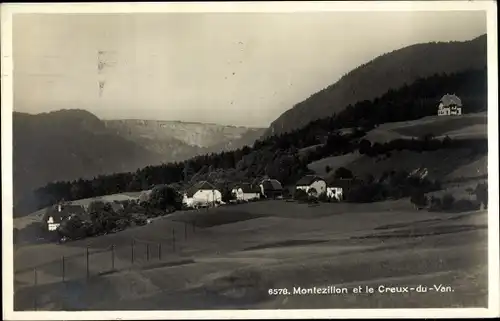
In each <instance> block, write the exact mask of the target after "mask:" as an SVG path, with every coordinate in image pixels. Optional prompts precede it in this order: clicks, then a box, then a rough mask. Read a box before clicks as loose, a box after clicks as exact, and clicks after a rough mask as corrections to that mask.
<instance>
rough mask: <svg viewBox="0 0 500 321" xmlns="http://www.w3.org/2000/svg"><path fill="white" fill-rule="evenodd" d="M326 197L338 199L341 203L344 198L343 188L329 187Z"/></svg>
mask: <svg viewBox="0 0 500 321" xmlns="http://www.w3.org/2000/svg"><path fill="white" fill-rule="evenodd" d="M326 197H328V198H330V199H336V200H338V201H341V200H342V198H343V197H344V196H343V188H342V187H327V188H326Z"/></svg>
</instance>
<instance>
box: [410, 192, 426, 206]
mask: <svg viewBox="0 0 500 321" xmlns="http://www.w3.org/2000/svg"><path fill="white" fill-rule="evenodd" d="M410 202H411V203H412V204H413V205H415V207H417V208H418V209H421V208H424V207H426V206H427V198H426V197H425V193H424V192H423V191H422V190H417V191H414V192H413V193H412V195H411V197H410Z"/></svg>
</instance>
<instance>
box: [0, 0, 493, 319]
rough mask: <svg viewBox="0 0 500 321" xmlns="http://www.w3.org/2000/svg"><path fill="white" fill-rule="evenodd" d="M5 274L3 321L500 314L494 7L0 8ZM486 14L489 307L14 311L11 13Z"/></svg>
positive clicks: (313, 4) (477, 4)
mask: <svg viewBox="0 0 500 321" xmlns="http://www.w3.org/2000/svg"><path fill="white" fill-rule="evenodd" d="M0 8H1V14H2V20H1V23H2V25H1V31H2V34H1V40H2V43H1V45H2V47H1V48H2V64H1V72H2V87H1V88H2V91H1V94H2V156H3V157H2V187H3V188H2V213H3V215H2V220H3V227H4V228H3V229H2V232H3V233H2V242H3V243H2V246H3V251H2V259H3V260H2V261H3V263H4V264H2V272H3V275H2V276H3V281H4V282H2V284H3V300H4V301H3V304H2V307H3V318H4V319H7V320H53V319H59V320H60V319H66V320H89V319H212V318H219V319H234V318H238V319H250V318H254V319H255V318H276V319H297V318H319V319H322V318H349V317H373V318H390V317H391V318H461V317H495V316H499V292H500V291H499V288H500V283H499V273H498V271H499V269H498V267H499V247H498V244H499V218H498V214H499V211H498V210H499V203H498V73H497V71H498V57H497V50H498V44H497V16H496V2H494V1H418V2H417V1H377V2H373V1H363V2H361V1H355V2H354V1H353V2H347V1H344V2H313V1H310V2H215V3H207V2H201V3H194V2H190V3H179V2H177V3H140V4H139V3H119V4H118V3H71V4H60V3H57V4H2V5H1V7H0ZM471 10H479V11H486V12H487V39H488V119H489V120H488V138H489V144H488V148H489V149H488V151H489V153H488V165H489V166H488V167H489V170H488V182H489V184H488V185H489V214H490V215H489V218H488V242H489V246H488V251H489V252H488V254H489V256H488V262H489V269H488V270H489V290H488V298H489V308H488V309H458V308H455V309H359V310H356V309H335V310H334V309H331V310H219V311H204V310H198V311H163V312H162V311H102V312H14V311H13V297H12V293H13V282H12V281H11V280H13V278H12V276H13V274H12V273H13V266H12V264H5V262H11V261H12V257H13V256H12V255H13V249H12V228H6V226H12V215H7V213H11V212H12V188H11V187H12V157H11V155H12V102H13V97H12V95H13V93H12V76H11V75H12V54H11V44H12V15H13V14H15V13H109V14H112V13H130V12H134V13H139V12H143V13H148V12H308V11H310V12H312V11H471Z"/></svg>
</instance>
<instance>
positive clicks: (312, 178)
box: [296, 175, 324, 186]
mask: <svg viewBox="0 0 500 321" xmlns="http://www.w3.org/2000/svg"><path fill="white" fill-rule="evenodd" d="M316 181H324V179H323V178H321V177H319V176H317V175H306V176H303V177H302V178H301V179H299V180H298V181H297V183H296V185H297V186H309V185H311V184H312V183H314V182H316Z"/></svg>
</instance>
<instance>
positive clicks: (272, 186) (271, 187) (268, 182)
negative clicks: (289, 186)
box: [259, 178, 283, 199]
mask: <svg viewBox="0 0 500 321" xmlns="http://www.w3.org/2000/svg"><path fill="white" fill-rule="evenodd" d="M259 187H260V193H261V194H262V195H263V196H264V197H265V198H273V199H274V198H282V197H283V186H282V185H281V183H280V182H279V181H278V180H276V179H272V178H266V179H264V180H262V181H261V182H260V184H259Z"/></svg>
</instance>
